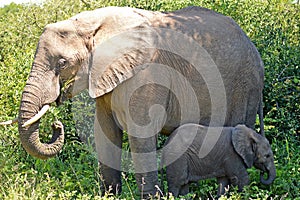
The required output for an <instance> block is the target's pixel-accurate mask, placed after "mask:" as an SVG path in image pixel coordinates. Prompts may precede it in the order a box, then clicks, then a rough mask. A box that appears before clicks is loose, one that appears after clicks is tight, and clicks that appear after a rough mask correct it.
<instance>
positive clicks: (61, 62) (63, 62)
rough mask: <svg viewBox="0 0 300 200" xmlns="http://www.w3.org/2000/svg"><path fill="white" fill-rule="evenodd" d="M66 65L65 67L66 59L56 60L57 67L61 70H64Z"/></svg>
mask: <svg viewBox="0 0 300 200" xmlns="http://www.w3.org/2000/svg"><path fill="white" fill-rule="evenodd" d="M66 65H67V60H66V59H63V58H61V59H59V60H58V66H59V67H60V68H61V69H63V68H65V67H66Z"/></svg>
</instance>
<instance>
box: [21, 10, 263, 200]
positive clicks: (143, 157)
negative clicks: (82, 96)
mask: <svg viewBox="0 0 300 200" xmlns="http://www.w3.org/2000/svg"><path fill="white" fill-rule="evenodd" d="M62 88H63V89H62ZM86 88H88V90H89V94H90V96H91V97H92V98H95V99H96V119H95V140H96V150H97V153H98V158H99V161H100V165H101V173H102V174H103V177H104V180H105V181H104V183H105V184H104V186H105V187H106V188H108V186H112V188H113V192H117V191H120V186H121V178H120V162H121V152H122V150H121V146H122V131H121V130H122V129H123V130H126V131H127V132H128V135H129V143H130V148H131V153H132V158H133V163H134V167H135V170H136V179H137V183H138V186H139V188H140V190H141V191H142V192H143V194H144V195H146V194H153V193H154V192H155V185H156V184H157V183H158V178H157V164H156V136H157V133H158V132H162V133H164V134H170V133H171V132H172V131H173V130H174V129H175V128H177V127H178V126H179V125H180V124H184V123H201V124H203V125H207V126H235V125H237V124H245V125H247V126H248V127H251V128H254V124H255V119H256V114H257V112H258V110H259V107H260V106H259V105H260V102H261V94H262V89H263V64H262V61H261V58H260V55H259V53H258V52H257V50H256V48H255V47H254V45H253V44H252V43H251V41H250V40H249V38H248V37H247V36H246V35H245V34H244V32H243V31H242V30H241V29H240V28H239V26H238V25H237V24H236V23H235V22H234V21H233V20H232V19H231V18H229V17H225V16H223V15H221V14H218V13H216V12H213V11H210V10H208V9H205V8H200V7H188V8H185V9H182V10H178V11H175V12H169V13H160V12H151V11H145V10H140V9H135V8H120V7H107V8H101V9H98V10H94V11H87V12H83V13H80V14H78V15H76V16H74V17H72V18H70V19H68V20H65V21H61V22H57V23H54V24H50V25H47V26H46V27H45V29H44V32H43V33H42V35H41V37H40V40H39V43H38V47H37V50H36V54H35V58H34V62H33V65H32V69H31V72H30V75H29V78H28V80H27V83H26V86H25V88H24V91H23V94H22V100H21V105H20V111H19V117H18V123H19V132H20V138H21V142H22V145H23V147H24V148H25V149H26V151H27V152H28V153H30V154H31V155H33V156H35V157H38V158H41V159H47V158H49V157H52V156H55V155H56V154H57V153H58V152H59V151H60V150H61V148H62V145H63V139H64V137H63V125H62V124H61V123H60V122H57V123H55V124H54V126H53V130H54V134H53V137H52V140H51V141H50V142H49V143H47V144H45V143H41V142H40V139H39V119H40V117H41V116H42V115H43V114H44V113H45V111H46V110H47V107H49V104H51V103H53V102H55V101H56V102H59V101H62V100H64V99H66V98H71V97H72V96H74V95H76V94H77V93H78V92H80V91H82V90H84V89H86ZM208 151H209V150H208Z"/></svg>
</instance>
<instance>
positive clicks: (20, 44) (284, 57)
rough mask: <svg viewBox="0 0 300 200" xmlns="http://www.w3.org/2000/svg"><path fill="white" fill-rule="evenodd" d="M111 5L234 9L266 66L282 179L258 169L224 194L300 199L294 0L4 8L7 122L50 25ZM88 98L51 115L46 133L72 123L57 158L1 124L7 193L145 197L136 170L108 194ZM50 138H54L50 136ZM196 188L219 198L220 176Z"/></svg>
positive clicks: (299, 72)
mask: <svg viewBox="0 0 300 200" xmlns="http://www.w3.org/2000/svg"><path fill="white" fill-rule="evenodd" d="M108 5H117V6H131V7H137V8H143V9H149V10H160V11H168V10H176V9H179V8H182V7H185V6H189V5H200V6H204V7H207V8H211V9H213V10H216V11H218V12H220V13H223V14H225V15H229V16H231V17H232V18H233V19H234V20H235V21H237V23H238V24H240V26H241V27H242V28H243V30H244V31H245V32H246V33H247V35H248V36H249V37H250V38H251V40H252V41H253V42H254V44H255V45H256V46H257V48H258V50H259V52H260V54H261V56H262V59H263V61H264V64H265V90H264V103H265V105H264V115H265V128H266V137H267V138H268V139H269V141H270V142H271V144H272V149H273V152H274V155H275V165H276V169H277V178H276V179H275V181H274V183H273V184H272V185H271V186H264V185H262V184H260V182H259V173H258V171H257V170H254V169H250V170H249V173H250V177H251V184H250V185H249V186H247V187H246V188H245V191H244V192H243V193H237V192H236V191H235V190H234V189H232V190H230V191H228V193H227V195H226V197H223V198H222V199H300V196H299V194H300V191H299V188H300V164H299V160H300V156H299V155H300V149H299V146H300V142H299V136H300V128H299V127H300V123H299V121H300V105H299V102H300V98H299V96H300V69H299V66H300V50H299V48H300V28H299V27H300V24H299V23H300V6H299V5H296V4H291V3H289V2H288V1H284V0H269V1H258V0H257V1H255V0H244V1H238V0H228V1H225V0H214V1H212V0H203V1H198V0H197V1H196V0H175V1H173V0H154V1H148V0H134V1H125V0H112V1H103V0H102V1H94V0H85V1H79V0H70V1H60V0H51V1H48V2H47V3H46V4H45V5H44V6H43V7H38V6H34V5H31V6H20V5H15V4H11V5H10V6H7V7H4V8H0V121H4V120H8V119H12V118H14V117H16V116H17V115H18V108H19V102H20V98H21V92H22V89H23V87H24V85H25V82H26V79H27V76H28V74H29V71H30V68H31V63H32V60H33V56H34V52H35V48H36V45H37V41H38V38H39V35H40V34H41V32H42V30H43V27H44V26H45V25H46V24H48V23H53V22H56V21H59V20H63V19H66V18H68V17H70V16H72V15H74V14H76V13H79V12H81V11H83V10H91V9H94V8H97V7H104V6H108ZM86 96H87V95H86V94H80V95H79V96H78V97H76V99H75V100H73V105H72V106H71V103H70V102H66V103H65V104H64V105H63V106H62V107H60V108H57V109H54V110H52V111H51V113H49V114H47V118H46V119H43V123H42V127H41V130H42V131H44V132H49V131H50V128H49V127H50V126H49V124H50V123H51V121H53V120H54V119H60V120H61V121H62V122H63V123H64V124H65V127H66V141H65V142H66V143H65V145H64V148H63V150H62V152H61V153H60V154H59V155H58V156H56V157H55V158H51V159H49V160H46V161H42V160H37V159H35V158H33V157H31V156H29V155H28V154H27V153H26V152H25V151H24V150H23V148H22V147H21V144H20V141H19V138H18V128H17V126H16V125H13V126H5V127H2V126H1V127H0V199H5V200H6V199H7V200H10V199H22V200H23V199H117V198H118V199H136V198H138V191H137V186H136V184H135V179H134V175H133V172H132V171H131V172H130V173H123V176H122V177H123V188H122V189H123V192H122V194H121V195H120V196H117V197H115V196H112V195H110V194H101V193H100V185H101V175H100V174H99V170H98V165H97V160H96V159H95V156H94V152H93V148H92V147H91V146H87V145H85V144H84V143H81V142H80V141H79V139H80V138H82V135H86V137H84V138H85V139H89V138H90V137H92V130H91V128H90V127H91V125H92V123H93V109H94V108H93V106H92V105H93V103H92V100H90V99H87V97H86ZM70 107H71V108H72V109H73V110H72V112H74V111H75V112H76V109H78V110H80V111H81V110H82V109H86V110H85V111H86V112H84V113H85V114H86V115H84V116H81V115H78V116H76V118H74V116H71V115H70V114H69V113H70ZM74 109H75V110H74ZM78 113H82V112H78ZM86 118H89V119H90V120H88V121H87V122H86V123H84V124H80V125H79V126H80V130H79V129H78V126H76V121H77V122H80V121H81V119H86ZM74 120H75V121H74ZM42 138H44V139H45V140H47V139H48V138H49V136H48V135H42ZM124 140H125V143H124V149H126V150H129V146H128V142H127V141H126V137H125V138H124ZM91 141H92V140H91ZM91 145H93V144H91ZM124 156H126V155H124ZM123 164H124V165H126V166H128V165H129V166H130V165H131V163H123ZM164 184H166V183H165V182H164ZM165 188H166V186H165ZM191 189H192V192H191V194H189V197H191V198H195V199H198V198H199V197H200V198H202V199H207V198H208V197H210V196H211V195H212V196H215V194H216V191H217V185H216V181H215V180H205V181H201V182H200V183H199V185H197V184H193V185H192V187H191ZM101 195H102V196H103V195H104V196H103V197H100V196H101ZM163 199H166V194H164V197H163ZM170 199H172V197H170Z"/></svg>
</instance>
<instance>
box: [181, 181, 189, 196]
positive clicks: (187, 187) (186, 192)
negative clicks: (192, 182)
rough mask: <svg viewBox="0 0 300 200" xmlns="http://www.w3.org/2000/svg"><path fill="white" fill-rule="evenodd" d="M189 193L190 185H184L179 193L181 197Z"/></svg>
mask: <svg viewBox="0 0 300 200" xmlns="http://www.w3.org/2000/svg"><path fill="white" fill-rule="evenodd" d="M188 193H189V184H188V183H187V184H185V185H182V186H181V188H180V191H179V195H182V196H184V195H187V194H188Z"/></svg>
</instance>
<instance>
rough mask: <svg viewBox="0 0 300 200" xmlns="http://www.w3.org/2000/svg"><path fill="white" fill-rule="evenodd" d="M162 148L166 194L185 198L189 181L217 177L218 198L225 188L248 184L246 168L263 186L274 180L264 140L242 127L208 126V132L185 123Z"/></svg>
mask: <svg viewBox="0 0 300 200" xmlns="http://www.w3.org/2000/svg"><path fill="white" fill-rule="evenodd" d="M220 130H221V131H220ZM187 138H188V139H187ZM204 140H205V141H204ZM208 141H209V142H208ZM212 141H217V142H216V144H215V146H214V147H213V149H212V151H210V153H209V154H208V155H207V156H202V155H203V151H205V149H206V148H208V146H209V145H211V142H212ZM165 145H166V148H165V149H164V151H163V154H162V163H163V165H165V166H166V175H167V182H168V192H170V193H172V194H173V195H174V196H178V195H186V194H187V193H188V192H189V183H190V182H197V181H199V180H203V179H208V178H217V180H218V183H219V188H218V196H220V195H222V194H224V192H225V187H227V186H229V185H234V186H238V190H239V191H241V190H242V189H243V187H244V186H245V185H247V184H248V183H249V177H248V173H247V171H246V169H247V168H250V167H252V166H254V167H255V168H257V169H259V170H261V177H260V180H261V182H262V183H263V184H266V185H269V184H271V183H272V182H273V181H274V179H275V177H276V170H275V165H274V157H273V152H272V150H271V146H270V144H269V142H268V140H267V139H266V138H265V137H263V136H261V135H260V134H257V133H256V132H255V131H253V130H252V129H250V128H247V127H246V126H245V125H237V126H236V127H225V128H218V127H212V128H210V131H209V132H208V127H206V126H202V125H197V124H185V125H182V126H180V127H179V128H178V129H176V130H175V131H174V132H173V133H172V135H171V136H170V137H169V138H168V140H167V142H166V144H165ZM264 173H266V174H267V178H266V179H265V178H264V176H263V175H264Z"/></svg>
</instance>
